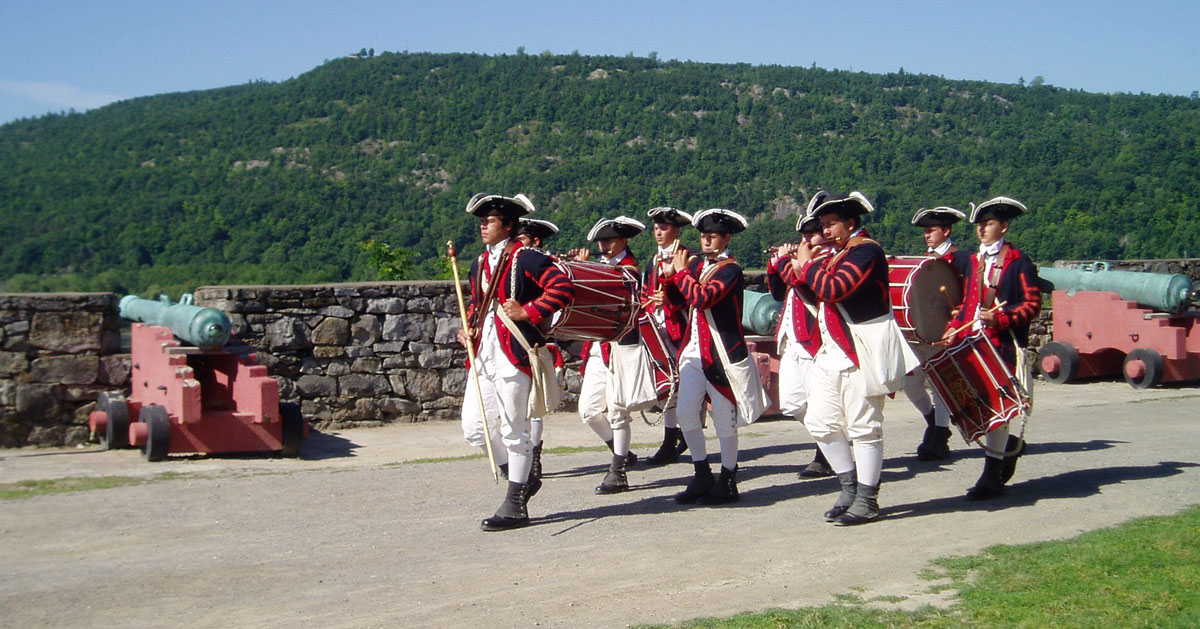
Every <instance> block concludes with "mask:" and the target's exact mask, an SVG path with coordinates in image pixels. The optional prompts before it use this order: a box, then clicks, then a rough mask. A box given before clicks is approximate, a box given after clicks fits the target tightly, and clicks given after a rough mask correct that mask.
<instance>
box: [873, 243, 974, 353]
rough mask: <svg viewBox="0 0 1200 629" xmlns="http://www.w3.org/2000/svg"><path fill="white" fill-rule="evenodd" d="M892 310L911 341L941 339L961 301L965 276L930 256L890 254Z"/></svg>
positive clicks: (889, 274)
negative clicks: (952, 313)
mask: <svg viewBox="0 0 1200 629" xmlns="http://www.w3.org/2000/svg"><path fill="white" fill-rule="evenodd" d="M888 289H889V293H890V294H891V297H892V314H893V315H894V316H895V317H896V323H897V324H899V326H900V331H901V332H902V333H904V338H905V339H907V340H908V342H909V343H933V342H936V341H940V340H941V338H942V334H943V333H945V331H946V326H947V324H949V323H950V318H951V317H950V311H951V310H952V309H953V308H957V307H959V306H960V305H961V304H962V300H963V294H962V291H963V289H962V277H961V276H960V275H959V274H958V271H957V270H956V269H955V268H954V265H952V264H950V263H949V262H946V261H945V260H942V259H940V258H934V257H929V256H892V257H889V258H888Z"/></svg>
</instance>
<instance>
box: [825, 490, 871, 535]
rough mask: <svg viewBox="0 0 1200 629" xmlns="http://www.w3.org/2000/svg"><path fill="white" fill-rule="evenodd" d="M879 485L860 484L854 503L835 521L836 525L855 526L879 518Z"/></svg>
mask: <svg viewBox="0 0 1200 629" xmlns="http://www.w3.org/2000/svg"><path fill="white" fill-rule="evenodd" d="M878 498H879V485H875V486H871V485H859V486H858V491H857V492H855V493H854V504H852V505H850V508H849V509H846V512H845V513H843V514H842V515H840V516H838V518H837V519H836V520H834V521H833V524H834V526H854V525H856V524H866V523H867V522H874V521H875V520H878V519H879V500H878Z"/></svg>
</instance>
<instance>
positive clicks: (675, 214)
mask: <svg viewBox="0 0 1200 629" xmlns="http://www.w3.org/2000/svg"><path fill="white" fill-rule="evenodd" d="M646 214H647V215H648V216H649V217H650V220H651V221H654V242H655V243H657V244H658V252H657V253H656V255H655V256H654V257H653V258H652V259H651V260H650V262H648V263H647V264H646V270H645V271H644V272H643V273H642V302H643V303H644V304H646V306H645V307H646V311H647V312H649V313H650V316H652V317H654V319H655V320H656V321H658V323H659V325H661V326H662V327H663V329H665V330H666V332H667V338H668V339H669V340H670V342H671V346H670V347H668V348H667V351H670V352H672V355H674V354H675V353H676V351H677V350H676V348H678V347H679V342H680V341H681V340H683V331H684V329H685V328H686V327H687V310H686V309H683V308H679V309H675V310H672V311H670V312H668V311H667V308H666V307H664V305H663V290H664V285H663V282H660V281H659V270H660V267H666V266H670V264H671V260H672V259H673V258H674V257H675V252H676V251H678V250H680V249H683V250H684V251H687V249H686V248H685V247H684V246H683V243H681V242H680V241H679V232H680V230H682V229H683V227H685V226H687V225H691V224H692V215H691V214H688V213H687V212H684V211H681V210H677V209H675V208H671V207H656V208H651V209H650V210H649V211H647V212H646ZM688 253H691V252H690V251H689V252H688ZM674 386H675V387H676V388H678V386H679V383H678V382H676V383H674ZM676 397H678V396H676ZM675 408H676V405H675V400H668V407H667V408H666V409H664V410H663V441H662V445H660V446H659V447H658V451H657V452H655V453H654V454H652V455H650V456H648V457H646V465H652V466H653V465H666V464H668V463H675V462H676V461H678V460H679V455H681V454H683V453H684V452H686V451H687V441H685V440H684V438H683V431H681V430H679V420H678V418H677V417H676V413H675Z"/></svg>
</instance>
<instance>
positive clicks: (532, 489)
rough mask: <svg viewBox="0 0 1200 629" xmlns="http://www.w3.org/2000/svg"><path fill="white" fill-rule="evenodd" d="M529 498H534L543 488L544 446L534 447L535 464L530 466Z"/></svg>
mask: <svg viewBox="0 0 1200 629" xmlns="http://www.w3.org/2000/svg"><path fill="white" fill-rule="evenodd" d="M526 484H527V485H529V497H530V498H532V497H533V496H534V495H535V494H537V492H538V490H539V489H541V488H542V444H540V443H539V444H537V445H536V446H533V462H532V463H531V464H530V466H529V482H528V483H526Z"/></svg>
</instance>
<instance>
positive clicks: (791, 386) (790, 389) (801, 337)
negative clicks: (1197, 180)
mask: <svg viewBox="0 0 1200 629" xmlns="http://www.w3.org/2000/svg"><path fill="white" fill-rule="evenodd" d="M826 196H828V195H827V193H826V192H825V191H823V190H822V191H820V192H817V193H816V194H815V195H813V197H812V199H810V200H809V202H808V207H807V209H806V210H805V212H804V213H802V214H801V215H800V218H799V219H797V220H796V231H798V232H800V233H801V237H802V238H803V239H804V240H805V241H806V242H808V244H809V245H810V246H812V247H814V248H815V249H816V250H817V255H818V256H820V255H822V254H824V253H826V250H827V249H828V247H827V246H826V241H825V237H824V236H822V235H821V221H820V220H818V219H817V217H815V216H812V215H811V214H810V212H811V211H812V209H813V208H815V207H816V206H817V205H819V204H820V203H821V201H822V200H823V199H824V198H825V197H826ZM774 251H775V255H774V256H772V257H771V259H770V260H768V262H767V289H768V290H769V291H770V292H771V296H772V297H774V298H775V299H776V300H777V301H782V302H783V304H784V305H783V313H782V315H781V316H780V317H779V328H778V329H777V330H776V331H775V341H776V343H775V346H776V347H777V348H778V350H779V410H780V411H782V412H783V413H784V414H785V415H791V416H792V417H795V418H796V420H797V421H799V422H801V423H803V422H804V412H805V410H807V408H808V368H809V367H810V366H811V365H812V361H813V356H815V355H816V353H817V349H818V348H819V347H820V346H821V334H820V331H819V330H818V329H817V316H816V312H817V298H816V296H815V295H813V294H812V290H811V289H809V288H808V287H807V286H806V285H805V284H804V282H803V281H801V280H800V279H799V278H798V277H796V275H795V273H793V269H792V264H791V261H792V255H793V254H794V253H795V251H796V245H794V244H791V245H782V246H780V247H778V248H776V249H775V250H774ZM816 451H817V452H816V455H815V456H814V458H813V460H812V462H811V463H809V464H808V466H807V467H805V468H804V469H802V470H800V473H799V476H800V478H820V477H823V476H833V470H832V469H830V467H829V462H828V461H826V460H825V455H824V454H822V453H821V448H819V447H818V448H816Z"/></svg>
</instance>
